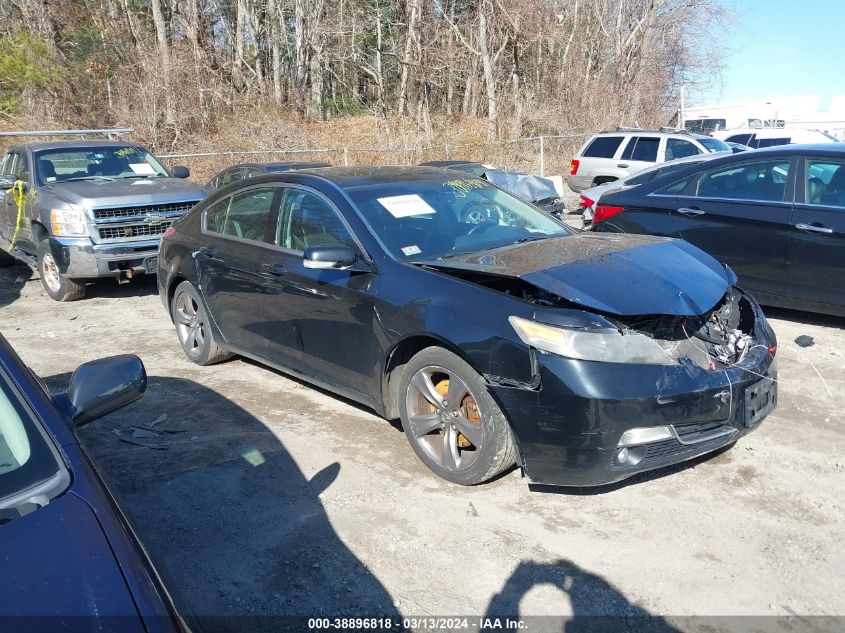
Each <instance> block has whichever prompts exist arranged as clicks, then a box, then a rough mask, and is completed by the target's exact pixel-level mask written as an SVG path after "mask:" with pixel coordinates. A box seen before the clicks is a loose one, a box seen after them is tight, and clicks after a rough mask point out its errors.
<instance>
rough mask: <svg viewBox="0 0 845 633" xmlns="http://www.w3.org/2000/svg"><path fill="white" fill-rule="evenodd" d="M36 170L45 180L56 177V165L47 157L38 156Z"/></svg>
mask: <svg viewBox="0 0 845 633" xmlns="http://www.w3.org/2000/svg"><path fill="white" fill-rule="evenodd" d="M38 171H39V172H40V173H41V176H42V177H43V178H44V179H45V180H47V179H49V178H56V177H57V176H56V166H55V165H54V164H53V161H51V160H50V159H49V158H39V159H38Z"/></svg>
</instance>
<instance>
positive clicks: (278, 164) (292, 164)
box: [222, 161, 331, 171]
mask: <svg viewBox="0 0 845 633" xmlns="http://www.w3.org/2000/svg"><path fill="white" fill-rule="evenodd" d="M245 167H263V168H265V169H285V168H290V169H295V168H298V167H303V168H304V167H331V165H330V164H329V163H325V162H322V161H270V162H266V163H259V162H254V163H237V164H236V165H230V166H229V167H226V168H225V169H223V170H222V171H228V170H230V169H238V168H240V169H243V168H245Z"/></svg>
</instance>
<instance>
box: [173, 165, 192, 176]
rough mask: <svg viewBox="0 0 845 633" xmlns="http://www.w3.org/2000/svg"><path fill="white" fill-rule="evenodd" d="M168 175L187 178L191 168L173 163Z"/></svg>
mask: <svg viewBox="0 0 845 633" xmlns="http://www.w3.org/2000/svg"><path fill="white" fill-rule="evenodd" d="M170 175H171V176H173V177H174V178H187V177H188V176H190V175H191V170H190V169H188V168H187V167H185V166H184V165H174V166H173V167H172V168H171V169H170Z"/></svg>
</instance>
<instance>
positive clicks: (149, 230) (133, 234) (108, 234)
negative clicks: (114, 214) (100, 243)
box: [99, 222, 170, 240]
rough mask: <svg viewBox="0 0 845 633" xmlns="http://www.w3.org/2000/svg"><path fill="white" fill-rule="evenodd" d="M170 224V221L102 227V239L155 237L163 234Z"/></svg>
mask: <svg viewBox="0 0 845 633" xmlns="http://www.w3.org/2000/svg"><path fill="white" fill-rule="evenodd" d="M168 226H170V222H164V223H162V224H156V225H152V224H129V225H124V226H103V227H100V229H99V231H100V239H101V240H132V239H136V238H139V237H155V236H156V235H161V234H162V233H164V232H165V231H166V230H167V227H168Z"/></svg>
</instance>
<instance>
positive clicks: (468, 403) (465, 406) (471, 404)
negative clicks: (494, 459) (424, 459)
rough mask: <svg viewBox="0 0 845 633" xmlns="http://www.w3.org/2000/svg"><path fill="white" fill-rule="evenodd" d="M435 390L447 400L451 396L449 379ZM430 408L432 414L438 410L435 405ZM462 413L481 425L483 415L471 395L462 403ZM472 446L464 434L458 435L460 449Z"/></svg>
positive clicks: (438, 384)
mask: <svg viewBox="0 0 845 633" xmlns="http://www.w3.org/2000/svg"><path fill="white" fill-rule="evenodd" d="M434 389H435V391H437V393H439V394H440V395H441V396H443V397H444V398H445V397H446V396H447V395H449V379H448V378H445V379H444V380H441V381H440V382H438V383H437V384H436V385H435V386H434ZM428 406H429V408H430V409H431V412H432V413H434V411H435V410H436V408H435V406H434V405H433V404H429V405H428ZM461 413H462V414H463V416H464V417H465V418H466V419H467V420H469V421H470V422H472V423H473V424H481V414H480V413H479V412H478V405H476V404H475V400H474V399H473V397H472V396H471V395H469V394H467V395H466V396H465V397H464V399H463V401H462V402H461ZM472 445H473V444H472V442H470V441H469V440H468V439H467V438H466V437H464V435H463V434H462V433H458V447H459V448H469V447H470V446H472Z"/></svg>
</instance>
